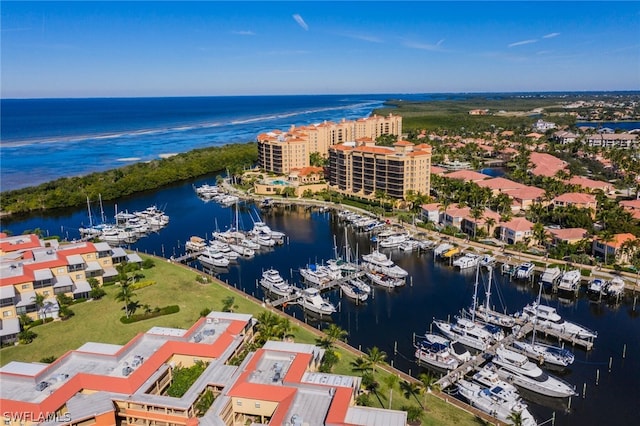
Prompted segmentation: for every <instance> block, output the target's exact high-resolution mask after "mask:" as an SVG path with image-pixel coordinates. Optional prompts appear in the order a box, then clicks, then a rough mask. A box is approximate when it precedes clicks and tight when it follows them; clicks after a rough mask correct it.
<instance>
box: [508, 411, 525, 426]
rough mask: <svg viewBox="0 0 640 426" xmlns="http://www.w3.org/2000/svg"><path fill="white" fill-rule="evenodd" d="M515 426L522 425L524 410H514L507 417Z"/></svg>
mask: <svg viewBox="0 0 640 426" xmlns="http://www.w3.org/2000/svg"><path fill="white" fill-rule="evenodd" d="M507 420H509V422H511V424H512V425H513V426H522V411H512V412H511V414H509V417H507Z"/></svg>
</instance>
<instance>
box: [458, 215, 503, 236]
mask: <svg viewBox="0 0 640 426" xmlns="http://www.w3.org/2000/svg"><path fill="white" fill-rule="evenodd" d="M499 225H500V215H499V214H498V213H496V212H494V211H493V210H491V209H484V210H483V211H482V216H481V217H479V218H478V219H475V218H474V217H473V216H472V212H471V211H469V214H468V215H467V216H465V217H464V218H463V219H462V223H461V229H462V232H465V233H466V234H468V235H477V233H478V232H479V231H484V232H486V233H487V235H488V236H490V237H491V236H493V234H494V231H495V230H496V228H497V227H498V226H499Z"/></svg>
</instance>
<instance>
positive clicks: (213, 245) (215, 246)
mask: <svg viewBox="0 0 640 426" xmlns="http://www.w3.org/2000/svg"><path fill="white" fill-rule="evenodd" d="M204 250H205V251H213V252H218V253H222V255H223V256H224V257H226V258H227V259H229V260H236V259H237V258H238V257H239V256H240V255H239V254H238V253H236V252H235V251H233V250H231V247H229V244H225V243H223V242H220V241H209V245H208V246H207V247H205V249H204Z"/></svg>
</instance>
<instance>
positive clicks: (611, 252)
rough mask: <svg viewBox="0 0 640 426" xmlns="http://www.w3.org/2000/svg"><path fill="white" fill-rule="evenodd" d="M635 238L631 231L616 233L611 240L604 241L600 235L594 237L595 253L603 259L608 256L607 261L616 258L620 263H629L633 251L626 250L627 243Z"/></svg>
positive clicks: (593, 246) (593, 248)
mask: <svg viewBox="0 0 640 426" xmlns="http://www.w3.org/2000/svg"><path fill="white" fill-rule="evenodd" d="M635 240H636V237H635V236H634V235H633V234H630V233H624V234H615V235H613V238H612V240H611V241H603V240H602V238H600V237H594V239H593V245H592V250H593V255H594V256H597V257H600V258H602V259H604V258H605V257H606V258H607V261H609V260H610V259H615V261H616V262H618V263H627V262H628V261H629V257H630V254H631V253H629V252H628V251H627V250H624V246H625V243H627V242H628V241H635ZM605 253H606V256H605Z"/></svg>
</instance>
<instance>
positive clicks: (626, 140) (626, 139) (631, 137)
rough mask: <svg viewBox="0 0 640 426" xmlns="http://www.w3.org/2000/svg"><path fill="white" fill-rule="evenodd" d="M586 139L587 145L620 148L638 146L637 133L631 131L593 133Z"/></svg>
mask: <svg viewBox="0 0 640 426" xmlns="http://www.w3.org/2000/svg"><path fill="white" fill-rule="evenodd" d="M586 139H587V140H586V143H587V144H588V145H589V146H597V147H602V148H620V149H635V148H637V147H638V135H636V134H632V133H604V132H603V133H594V134H591V135H588V136H587V138H586Z"/></svg>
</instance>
